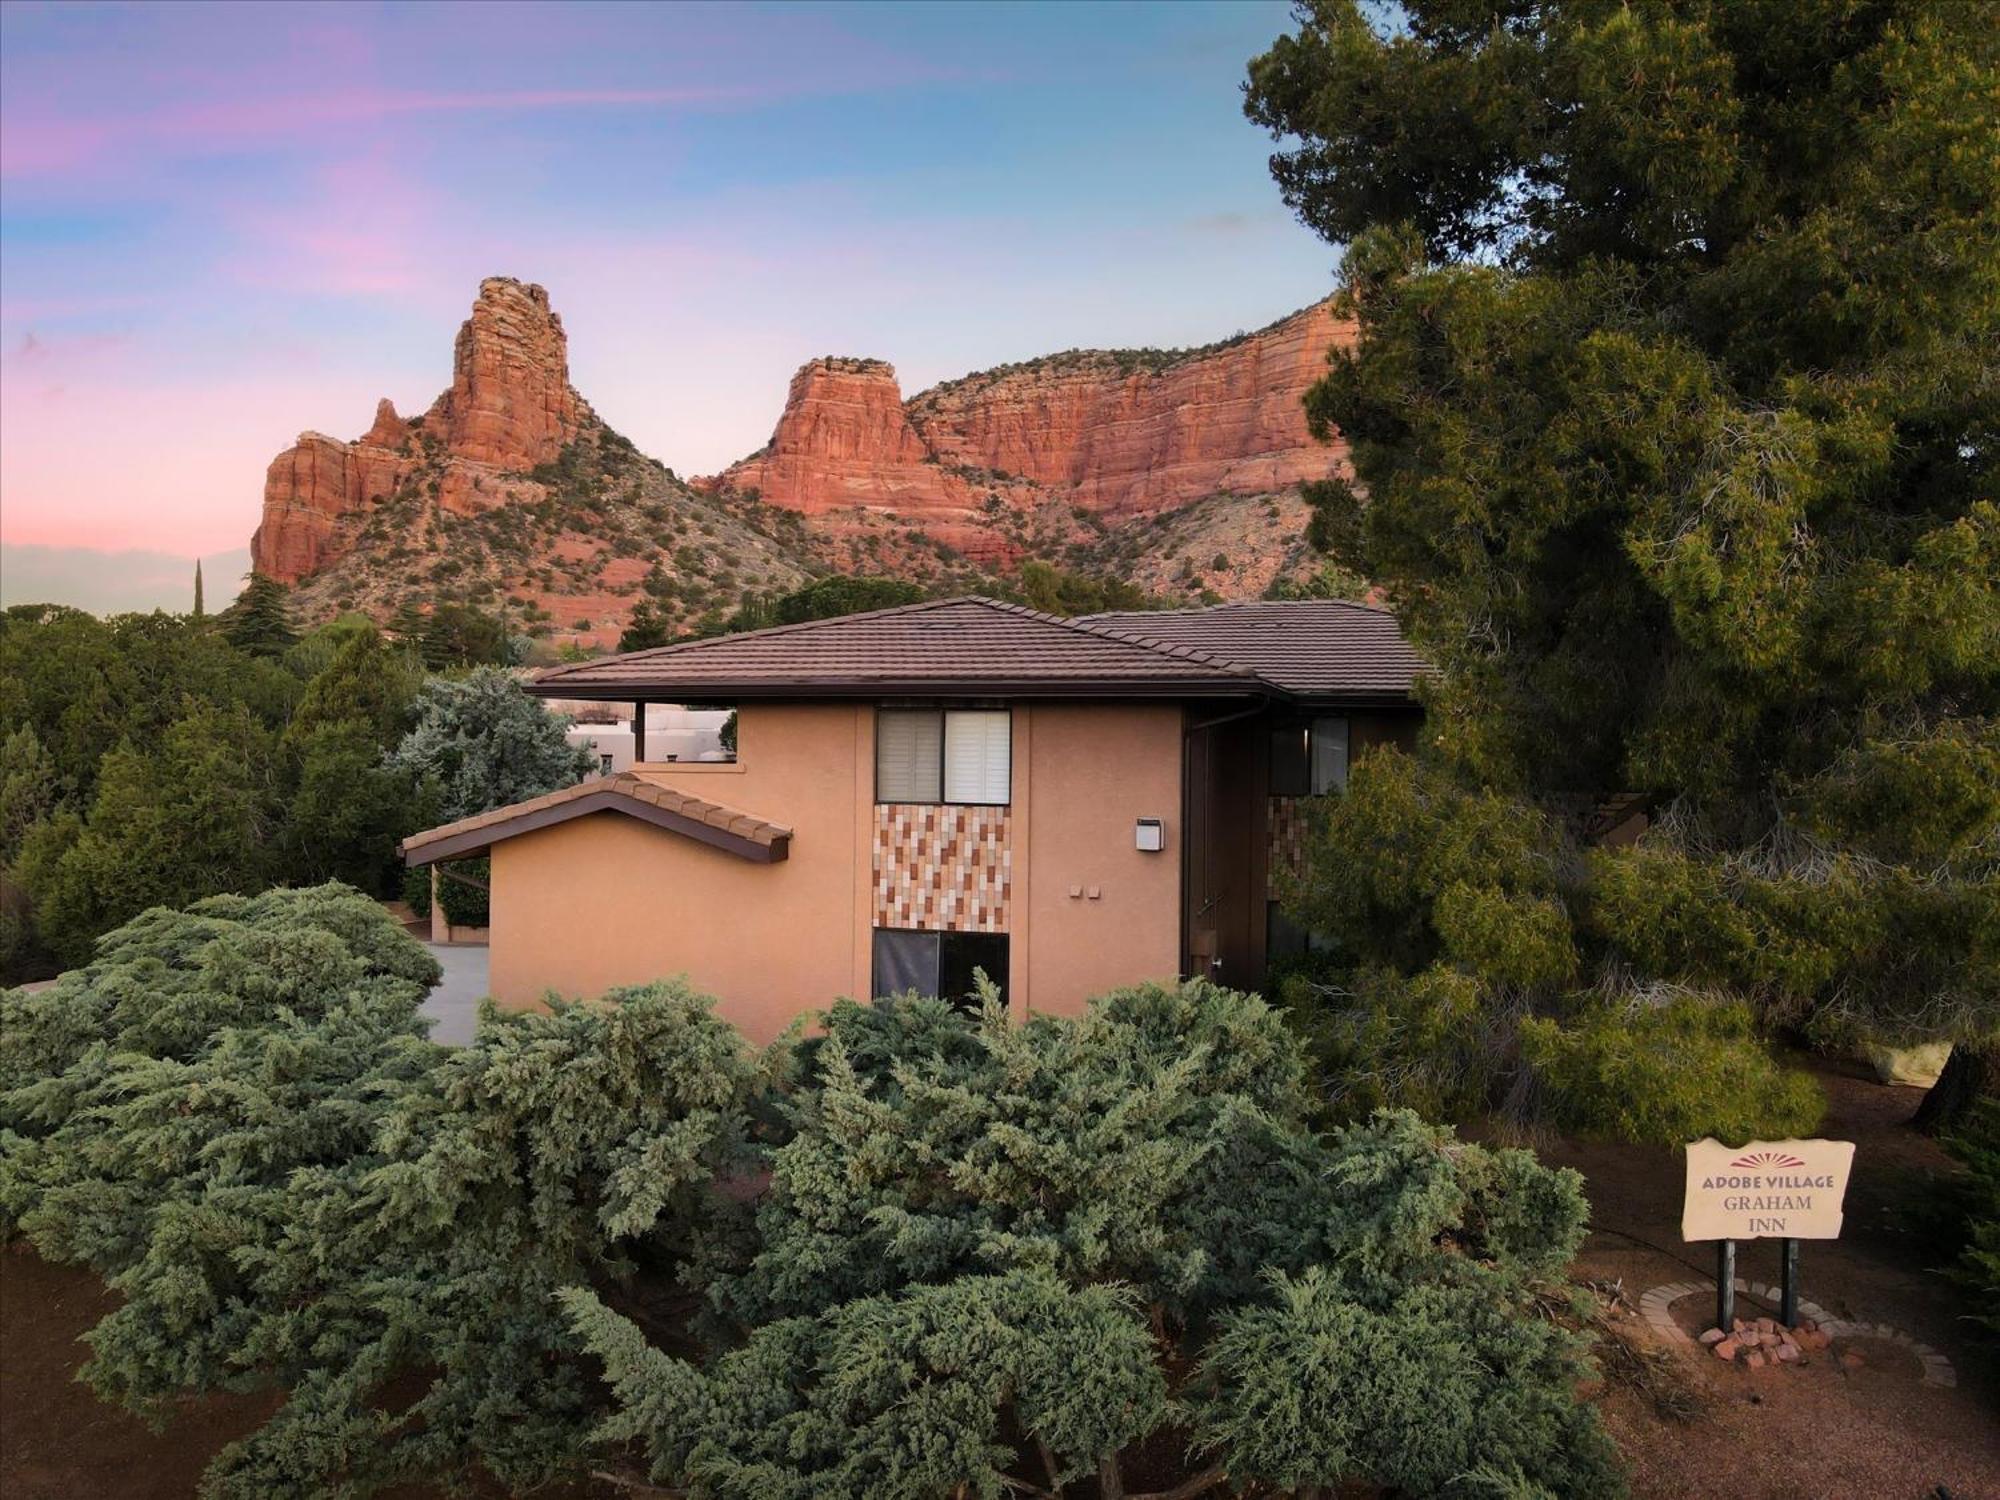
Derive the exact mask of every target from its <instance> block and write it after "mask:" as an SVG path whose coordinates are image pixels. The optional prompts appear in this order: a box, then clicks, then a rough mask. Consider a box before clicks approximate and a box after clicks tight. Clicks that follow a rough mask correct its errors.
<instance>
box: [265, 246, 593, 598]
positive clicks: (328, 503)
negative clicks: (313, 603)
mask: <svg viewBox="0 0 2000 1500" xmlns="http://www.w3.org/2000/svg"><path fill="white" fill-rule="evenodd" d="M590 420H592V417H591V412H590V407H589V405H588V404H587V403H585V401H584V400H583V398H582V397H581V396H579V395H577V393H576V391H575V390H574V389H573V388H572V387H571V385H570V383H569V345H568V341H567V339H566V338H565V337H564V335H563V326H562V319H561V318H559V317H557V316H556V314H555V313H554V312H552V311H550V309H549V294H548V293H547V292H545V291H543V290H542V289H541V288H540V287H538V286H531V285H527V284H525V283H522V282H519V281H515V280H513V279H512V278H511V277H505V276H494V277H489V278H488V279H487V280H485V281H483V282H481V283H480V286H479V298H478V300H477V301H476V302H474V303H473V306H472V316H471V317H469V318H467V319H466V320H465V323H464V325H463V326H462V327H461V328H460V329H459V330H458V342H457V344H456V345H455V346H454V348H453V353H452V376H451V388H450V389H449V390H447V391H445V392H444V393H443V394H442V395H440V396H439V397H438V398H437V400H436V401H434V402H432V403H431V407H430V410H429V411H427V412H425V413H424V414H423V415H422V416H420V417H416V418H413V419H411V420H409V421H407V422H406V421H404V420H403V419H402V418H400V417H398V416H397V415H396V408H395V407H394V406H393V405H392V404H390V402H388V401H387V400H384V401H382V402H380V403H379V404H378V405H377V406H376V408H375V421H374V424H373V425H372V426H371V427H370V428H369V429H368V431H367V432H366V433H364V434H363V435H362V436H360V437H358V438H356V439H355V440H354V441H353V442H351V443H344V442H341V441H340V440H339V439H337V438H330V437H327V436H326V435H325V434H324V433H318V432H302V433H300V434H299V440H298V442H297V443H296V444H295V445H294V446H292V447H290V448H288V449H286V450H285V451H284V452H283V453H280V454H279V455H278V456H277V457H276V458H275V459H273V460H272V461H271V467H270V469H269V470H268V471H267V472H266V473H265V476H264V513H263V518H262V520H261V521H260V522H259V524H258V527H257V532H256V535H255V536H253V537H252V538H251V540H250V563H251V566H252V567H254V568H256V569H257V570H258V571H259V572H262V573H267V574H269V575H270V576H271V577H273V578H277V579H280V580H282V581H284V582H286V583H293V582H296V581H298V580H299V579H301V578H305V577H307V576H309V575H311V574H313V573H316V572H318V571H320V570H321V569H322V568H324V567H326V566H327V565H328V564H329V563H331V562H334V561H335V560H337V559H338V558H339V557H340V556H342V555H344V553H345V551H346V547H345V544H344V543H343V541H342V540H341V536H342V528H341V527H340V524H339V523H340V521H341V519H342V518H343V517H348V516H353V515H355V514H356V513H358V512H362V511H366V510H368V509H370V508H372V507H375V506H379V505H382V504H384V503H385V502H387V501H388V500H389V499H391V498H392V497H393V496H395V495H396V494H397V493H398V492H399V491H401V490H404V489H405V488H406V487H408V486H409V485H410V484H411V483H412V482H413V481H415V480H417V479H419V477H421V478H422V479H423V481H424V482H425V483H426V485H427V486H433V487H432V488H431V498H433V499H434V500H435V501H436V502H437V504H438V506H439V507H440V508H441V509H443V510H446V511H449V512H452V513H455V514H461V515H467V514H471V513H473V512H475V511H479V510H484V509H489V508H491V507H493V506H496V505H501V504H506V503H509V502H515V501H533V500H537V499H540V498H541V497H542V495H543V494H544V493H545V491H544V490H543V489H542V488H541V487H540V486H537V485H535V484H534V483H533V482H532V481H525V480H522V479H520V478H519V477H518V475H519V474H520V472H521V471H524V470H528V469H533V468H535V467H537V466H538V465H542V464H547V463H551V462H553V461H554V460H555V459H556V457H557V456H558V455H559V454H560V453H561V452H562V449H563V447H564V445H565V444H567V443H570V442H572V441H574V440H575V439H576V437H577V435H578V433H579V432H580V431H581V430H582V428H583V426H584V425H585V423H587V422H589V421H590Z"/></svg>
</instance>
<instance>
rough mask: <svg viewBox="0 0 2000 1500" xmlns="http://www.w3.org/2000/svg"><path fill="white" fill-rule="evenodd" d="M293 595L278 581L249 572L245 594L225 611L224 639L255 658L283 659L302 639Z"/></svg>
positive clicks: (244, 585) (244, 587)
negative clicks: (294, 615)
mask: <svg viewBox="0 0 2000 1500" xmlns="http://www.w3.org/2000/svg"><path fill="white" fill-rule="evenodd" d="M290 593H291V591H290V590H289V589H287V588H286V587H285V586H284V585H283V584H282V583H280V582H278V581H277V579H275V578H268V577H266V576H265V575H264V574H262V573H255V572H252V573H246V574H245V575H244V583H243V592H242V593H240V594H238V595H237V596H236V602H235V603H234V604H232V605H230V606H229V608H228V609H226V610H224V611H223V612H222V633H223V636H224V638H225V639H227V640H228V642H229V644H230V645H232V646H234V647H235V648H236V649H237V650H239V651H243V652H247V653H248V654H249V655H251V656H266V657H270V656H283V655H284V654H285V652H286V651H288V650H290V649H291V647H292V645H293V644H294V643H295V642H296V641H297V640H298V638H299V633H298V631H297V630H296V629H294V628H293V625H292V612H291V602H290Z"/></svg>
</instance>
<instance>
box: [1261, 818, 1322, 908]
mask: <svg viewBox="0 0 2000 1500" xmlns="http://www.w3.org/2000/svg"><path fill="white" fill-rule="evenodd" d="M1269 800H1270V804H1271V805H1270V807H1269V809H1268V810H1267V811H1266V812H1265V814H1264V834H1265V837H1266V838H1267V839H1268V840H1269V844H1268V846H1267V848H1266V851H1265V855H1266V859H1267V860H1268V863H1267V864H1266V865H1265V869H1266V870H1268V871H1269V872H1270V879H1271V880H1272V882H1273V892H1272V893H1273V894H1274V895H1275V894H1276V889H1275V882H1276V881H1277V879H1278V875H1279V872H1280V871H1283V872H1285V873H1287V874H1291V875H1296V874H1298V873H1299V872H1300V871H1301V870H1303V869H1304V868H1305V863H1306V822H1307V819H1309V818H1310V817H1311V816H1312V810H1313V804H1314V803H1315V802H1317V801H1318V800H1319V799H1318V798H1317V797H1272V798H1270V799H1269Z"/></svg>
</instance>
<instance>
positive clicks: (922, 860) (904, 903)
mask: <svg viewBox="0 0 2000 1500" xmlns="http://www.w3.org/2000/svg"><path fill="white" fill-rule="evenodd" d="M1009 811H1010V809H1008V808H1005V807H956V806H951V805H946V804H939V805H933V804H929V803H915V802H884V803H880V804H878V805H877V806H876V808H875V857H874V864H875V870H874V881H875V925H876V926H877V927H901V928H915V929H918V930H920V931H924V932H1006V931H1007V930H1008V926H1007V908H1008V904H1009V903H1010V902H1011V901H1012V899H1013V895H1014V854H1013V849H1012V847H1011V840H1010V838H1009V836H1008V827H1009V819H1008V814H1009Z"/></svg>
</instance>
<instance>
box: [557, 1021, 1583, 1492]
mask: <svg viewBox="0 0 2000 1500" xmlns="http://www.w3.org/2000/svg"><path fill="white" fill-rule="evenodd" d="M825 1021H826V1029H825V1034H824V1036H822V1037H819V1038H816V1039H813V1040H811V1041H809V1042H806V1043H804V1044H802V1045H801V1046H800V1047H799V1048H798V1050H797V1053H796V1061H795V1067H794V1079H793V1087H792V1088H791V1090H790V1092H789V1093H788V1094H787V1096H786V1097H785V1099H784V1101H783V1113H784V1120H785V1123H786V1125H787V1128H788V1129H789V1130H790V1132H791V1137H790V1139H789V1140H786V1141H784V1142H783V1143H782V1144H780V1145H778V1146H777V1147H776V1148H775V1149H774V1150H773V1151H772V1153H771V1157H770V1163H771V1185H770V1188H769V1190H768V1192H767V1193H766V1195H765V1197H764V1199H763V1201H762V1203H761V1204H760V1205H759V1207H758V1210H757V1217H756V1237H755V1242H754V1252H753V1253H752V1254H751V1256H750V1257H749V1259H748V1261H747V1263H745V1264H743V1265H742V1266H741V1267H740V1268H732V1267H730V1266H728V1265H726V1264H717V1265H716V1266H715V1270H714V1274H713V1276H712V1290H711V1305H712V1308H713V1310H714V1311H715V1313H716V1314H717V1315H718V1317H719V1319H720V1320H721V1323H722V1326H724V1327H725V1328H727V1329H729V1330H730V1331H731V1334H732V1337H733V1339H736V1340H740V1344H739V1345H738V1346H737V1347H735V1348H734V1349H733V1350H732V1351H731V1352H727V1353H724V1354H722V1355H721V1356H720V1357H719V1358H715V1359H713V1360H711V1361H708V1362H702V1361H698V1360H689V1359H682V1358H675V1357H672V1356H670V1355H668V1354H666V1353H664V1352H662V1351H659V1350H656V1349H653V1348H650V1347H649V1346H648V1345H647V1343H646V1341H645V1339H644V1337H643V1336H642V1335H641V1333H640V1332H639V1330H638V1329H637V1328H636V1327H635V1326H634V1325H633V1324H631V1323H630V1322H629V1321H627V1320H625V1319H623V1318H621V1317H619V1316H617V1315H616V1314H614V1313H612V1312H610V1311H608V1310H607V1309H606V1308H605V1307H604V1306H603V1304H602V1303H601V1302H599V1301H598V1300H596V1299H595V1298H593V1297H591V1296H589V1295H587V1294H572V1295H570V1296H569V1297H568V1299H567V1306H568V1309H569V1312H570V1316H571V1318H572V1319H573V1321H574V1323H575V1326H576V1327H577V1329H578V1331H579V1332H580V1334H581V1335H582V1337H583V1338H584V1340H585V1341H586V1343H587V1344H588V1345H589V1347H590V1348H591V1349H592V1350H593V1352H595V1353H596V1354H597V1355H598V1356H599V1357H600V1358H601V1359H603V1360H604V1361H605V1364H606V1368H607V1371H608V1373H609V1375H610V1377H611V1380H612V1382H613V1387H614V1393H615V1398H616V1401H617V1404H618V1413H617V1415H616V1416H615V1417H614V1418H613V1419H612V1420H611V1422H610V1423H608V1424H607V1425H606V1427H605V1428H604V1429H603V1432H602V1435H603V1436H604V1437H606V1438H607V1439H609V1440H614V1441H628V1440H636V1441H638V1442H639V1443H640V1444H642V1445H643V1446H644V1448H645V1451H646V1454H647V1457H648V1460H649V1463H650V1467H651V1472H652V1475H653V1477H654V1478H655V1479H656V1480H658V1481H659V1482H662V1483H667V1484H672V1485H675V1486H685V1487H690V1488H692V1489H693V1490H694V1491H696V1492H698V1493H704V1494H714V1495H718V1496H744V1497H746V1500H747V1497H748V1496H750V1495H753V1494H756V1495H767V1494H768V1495H798V1496H805V1495H812V1496H856V1497H859V1496H864V1495H865V1496H909V1497H912V1500H914V1497H917V1496H933V1495H939V1494H948V1493H962V1494H983V1495H995V1494H999V1493H1001V1492H1003V1490H1005V1489H1006V1488H1010V1487H1012V1488H1019V1487H1023V1486H1029V1485H1032V1486H1033V1487H1035V1488H1042V1487H1043V1486H1044V1485H1046V1486H1048V1487H1049V1488H1053V1487H1055V1486H1057V1485H1059V1484H1062V1483H1066V1482H1068V1481H1069V1480H1070V1479H1073V1478H1075V1477H1078V1476H1080V1475H1083V1474H1094V1475H1096V1476H1097V1477H1098V1478H1099V1481H1100V1485H1101V1487H1102V1488H1103V1491H1104V1492H1105V1493H1122V1492H1123V1481H1122V1465H1123V1463H1124V1459H1123V1458H1122V1457H1121V1455H1124V1454H1126V1453H1128V1452H1129V1451H1131V1450H1132V1449H1134V1448H1137V1447H1141V1446H1143V1447H1144V1448H1145V1449H1146V1451H1147V1452H1149V1453H1158V1452H1161V1451H1168V1452H1171V1451H1175V1449H1176V1448H1178V1450H1179V1451H1182V1452H1184V1453H1186V1454H1187V1455H1188V1456H1189V1463H1190V1465H1191V1466H1192V1467H1202V1466H1203V1465H1212V1470H1211V1471H1210V1472H1209V1477H1210V1478H1211V1479H1212V1481H1213V1482H1214V1483H1217V1484H1220V1483H1222V1482H1224V1481H1227V1482H1229V1483H1231V1484H1232V1485H1234V1486H1236V1487H1237V1488H1239V1489H1242V1488H1249V1487H1254V1486H1258V1485H1266V1486H1270V1485H1281V1484H1282V1485H1305V1486H1314V1485H1334V1484H1339V1483H1342V1482H1345V1481H1348V1480H1353V1479H1365V1480H1373V1481H1374V1482H1377V1483H1382V1484H1394V1485H1400V1486H1403V1487H1404V1488H1405V1489H1407V1490H1408V1492H1410V1493H1413V1494H1427V1495H1466V1496H1471V1495H1474V1494H1490V1493H1492V1489H1493V1486H1494V1484H1496V1483H1499V1482H1501V1481H1503V1480H1504V1482H1505V1483H1506V1484H1507V1485H1509V1486H1511V1487H1512V1489H1513V1491H1514V1492H1518V1493H1523V1494H1526V1493H1540V1494H1549V1495H1579V1496H1581V1495H1590V1496H1599V1495H1607V1494H1613V1493H1616V1492H1617V1490H1618V1487H1619V1486H1618V1481H1617V1477H1616V1474H1615V1471H1614V1470H1613V1468H1612V1466H1611V1460H1610V1454H1609V1449H1608V1447H1607V1445H1606V1443H1605V1441H1604V1439H1603V1438H1602V1437H1601V1435H1600V1434H1599V1433H1598V1432H1597V1429H1596V1427H1595V1423H1594V1418H1593V1417H1592V1415H1591V1414H1590V1413H1589V1411H1588V1410H1587V1409H1584V1408H1581V1407H1580V1406H1579V1405H1578V1404H1577V1402H1576V1400H1575V1398H1574V1394H1573V1387H1574V1385H1575V1383H1576V1381H1577V1380H1578V1378H1579V1376H1580V1374H1581V1373H1582V1366H1581V1363H1580V1359H1579V1343H1578V1341H1577V1339H1576V1338H1575V1337H1574V1336H1572V1335H1570V1334H1569V1333H1567V1332H1565V1331H1563V1330H1562V1329H1561V1328H1560V1327H1559V1326H1557V1325H1556V1324H1554V1323H1551V1322H1549V1321H1547V1319H1546V1318H1545V1317H1543V1316H1542V1315H1540V1314H1539V1313H1538V1312H1537V1310H1536V1301H1537V1298H1539V1297H1543V1296H1546V1295H1548V1294H1549V1283H1550V1281H1551V1279H1552V1278H1555V1277H1557V1276H1559V1275H1560V1274H1561V1272H1562V1269H1563V1267H1564V1265H1565V1264H1566V1263H1567V1261H1568V1259H1569V1257H1570V1256H1571V1255H1572V1254H1573V1253H1574V1251H1575V1248H1576V1246H1577V1244H1578V1243H1579V1242H1580V1239H1581V1236H1582V1233H1583V1224H1584V1218H1585V1213H1586V1210H1585V1205H1584V1202H1583V1199H1582V1195H1581V1193H1580V1190H1579V1182H1578V1179H1577V1177H1576V1176H1575V1174H1574V1173H1568V1172H1554V1171H1549V1170H1547V1169H1544V1168H1542V1167H1540V1166H1539V1165H1537V1164H1536V1163H1535V1162H1534V1160H1533V1158H1532V1157H1530V1156H1528V1155H1527V1154H1526V1153H1524V1152H1518V1151H1502V1152H1489V1151H1486V1150H1483V1149H1481V1148H1479V1147H1475V1146H1470V1145H1465V1144H1463V1143H1461V1142H1459V1141H1457V1140H1455V1139H1454V1138H1453V1137H1452V1136H1451V1134H1450V1132H1449V1131H1445V1130H1438V1129H1434V1128H1432V1127H1429V1126H1426V1125H1424V1124H1422V1123H1421V1122H1420V1121H1418V1120H1417V1119H1416V1118H1415V1117H1414V1116H1413V1115H1409V1114H1384V1115H1381V1116H1378V1117H1377V1118H1376V1119H1374V1120H1372V1121H1370V1122H1368V1123H1366V1124H1362V1125H1356V1126H1352V1127H1349V1128H1347V1129H1345V1130H1342V1131H1339V1132H1337V1133H1336V1134H1335V1135H1333V1136H1332V1137H1330V1138H1321V1137H1318V1136H1315V1135H1314V1134H1313V1133H1312V1132H1311V1131H1310V1130H1309V1129H1307V1128H1306V1125H1305V1118H1306V1114H1307V1111H1308V1109H1309V1108H1310V1106H1311V1103H1312V1098H1311V1095H1310V1092H1309V1091H1308V1089H1307V1088H1306V1085H1305V1067H1304V1057H1303V1055H1302V1052H1301V1049H1300V1046H1299V1044H1298V1042H1297V1040H1296V1039H1295V1038H1294V1037H1293V1036H1292V1035H1291V1034H1290V1033H1289V1031H1288V1030H1287V1029H1286V1028H1285V1027H1284V1025H1283V1024H1282V1023H1281V1021H1280V1020H1279V1018H1278V1017H1277V1015H1276V1014H1275V1013H1274V1012H1273V1011H1272V1010H1271V1009H1270V1008H1269V1007H1267V1006H1266V1005H1265V1004H1264V1003H1263V1002H1262V1001H1260V1000H1258V999H1256V998H1255V997H1254V996H1245V995H1240V994H1236V993H1233V992H1231V991H1227V990H1220V989H1216V988H1214V987H1212V986H1210V985H1207V984H1204V983H1200V982H1194V983H1189V984H1186V985H1171V986H1169V985H1148V986H1141V987H1137V988H1133V989H1125V990H1119V991H1115V992H1113V993H1112V994H1110V995H1107V996H1105V997H1103V998H1101V999H1099V1000H1097V1001H1094V1002H1093V1003H1092V1005H1091V1007H1090V1009H1089V1011H1088V1013H1087V1014H1086V1015H1085V1016H1083V1017H1081V1018H1079V1019H1074V1020H1071V1019H1060V1018H1054V1017H1047V1016H1040V1017H1034V1018H1031V1019H1030V1020H1029V1021H1027V1022H1026V1023H1025V1024H1020V1025H1016V1024H1014V1023H1012V1022H1011V1021H1010V1020H1009V1019H1008V1017H1007V1015H1006V1013H1005V1011H1004V1010H1003V1009H1002V1008H1001V1006H1000V1005H999V1003H998V1001H997V999H996V998H994V997H993V996H992V994H991V993H990V992H989V994H988V996H987V998H986V1001H985V1005H984V1009H983V1012H982V1013H981V1014H980V1015H978V1016H976V1017H972V1016H967V1015H965V1014H963V1013H961V1012H958V1011H955V1010H954V1009H952V1008H951V1007H949V1006H947V1005H944V1004H942V1003H940V1002H937V1001H930V1000H919V999H914V998H905V999H901V1000H891V1001H883V1002H878V1003H877V1004H875V1005H874V1006H872V1007H863V1006H857V1005H852V1004H841V1005H836V1006H835V1007H834V1008H833V1010H832V1011H830V1012H829V1013H828V1014H827V1016H826V1017H825ZM1352 1335H1360V1336H1362V1337H1361V1339H1360V1340H1359V1341H1357V1342H1355V1343H1352V1344H1346V1345H1341V1344H1336V1343H1335V1342H1334V1339H1335V1337H1336V1336H1342V1337H1344V1336H1352ZM1440 1396H1442V1397H1443V1399H1442V1400H1439V1399H1438V1398H1439V1397H1440ZM1426 1401H1429V1402H1431V1404H1432V1406H1433V1407H1434V1409H1432V1410H1430V1411H1429V1412H1428V1413H1427V1414H1426V1412H1425V1410H1424V1406H1425V1403H1426ZM1321 1411H1327V1412H1333V1413H1336V1414H1337V1417H1336V1418H1335V1419H1331V1422H1330V1425H1325V1426H1322V1425H1321V1424H1320V1423H1319V1421H1318V1420H1317V1418H1316V1417H1315V1416H1314V1415H1313V1414H1314V1413H1317V1412H1321ZM1383 1413H1387V1425H1386V1426H1384V1427H1382V1428H1381V1429H1380V1430H1379V1431H1378V1430H1377V1424H1378V1422H1380V1421H1381V1420H1382V1414H1383ZM1419 1429H1421V1430H1422V1431H1423V1433H1424V1440H1423V1441H1422V1442H1420V1443H1416V1444H1403V1443H1400V1442H1398V1441H1396V1440H1395V1439H1396V1437H1397V1436H1398V1435H1404V1434H1407V1433H1409V1432H1413V1431H1417V1430H1419ZM1371 1433H1372V1434H1374V1435H1373V1436H1372V1437H1371ZM1029 1472H1032V1473H1033V1474H1034V1477H1032V1478H1029V1477H1027V1475H1028V1473H1029Z"/></svg>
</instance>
